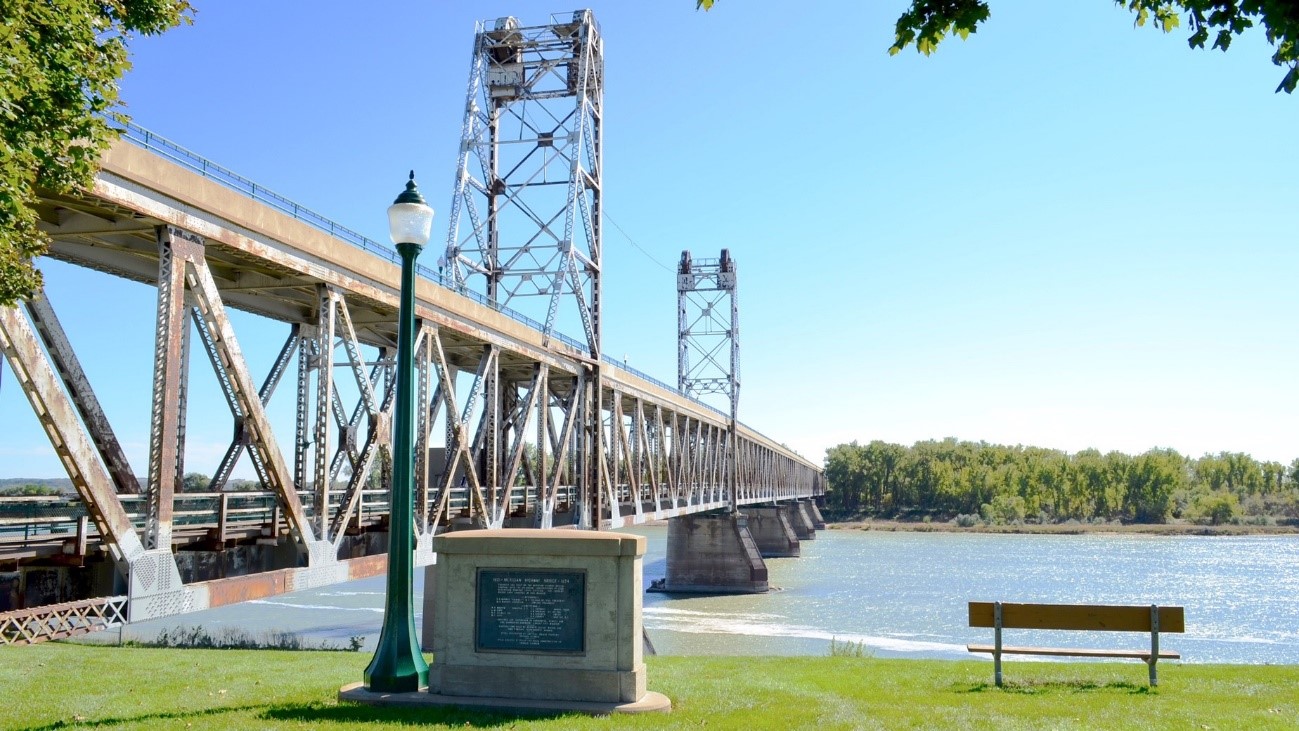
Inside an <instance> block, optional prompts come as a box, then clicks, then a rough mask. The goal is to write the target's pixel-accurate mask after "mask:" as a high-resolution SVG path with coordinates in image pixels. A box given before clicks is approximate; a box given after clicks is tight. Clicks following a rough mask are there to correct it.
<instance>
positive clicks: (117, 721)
mask: <svg viewBox="0 0 1299 731" xmlns="http://www.w3.org/2000/svg"><path fill="white" fill-rule="evenodd" d="M258 708H265V706H263V705H252V706H221V707H219V708H197V709H194V710H192V711H168V712H166V713H143V714H140V715H138V716H116V717H113V718H86V719H82V718H80V717H77V716H74V717H72V718H70V719H66V720H59V721H55V722H54V723H48V724H45V725H44V726H27V727H25V728H23V729H22V731H53V729H59V728H74V727H75V728H95V727H97V726H129V725H131V724H137V723H143V722H145V721H158V720H168V719H176V720H184V719H197V718H210V717H213V716H220V715H222V714H226V713H238V712H240V711H252V710H256V709H258Z"/></svg>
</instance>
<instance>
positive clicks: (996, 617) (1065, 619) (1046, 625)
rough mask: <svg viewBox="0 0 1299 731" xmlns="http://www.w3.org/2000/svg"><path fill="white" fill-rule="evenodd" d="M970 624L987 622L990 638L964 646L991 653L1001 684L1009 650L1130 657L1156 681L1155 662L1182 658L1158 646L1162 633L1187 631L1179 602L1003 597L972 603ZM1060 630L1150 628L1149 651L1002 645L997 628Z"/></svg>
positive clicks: (977, 625) (1155, 682) (1151, 681)
mask: <svg viewBox="0 0 1299 731" xmlns="http://www.w3.org/2000/svg"><path fill="white" fill-rule="evenodd" d="M970 626H971V627H991V628H992V629H993V631H994V632H993V637H994V643H995V644H991V645H966V649H967V650H969V651H970V652H987V653H991V654H992V660H993V664H994V668H993V672H994V673H995V675H996V680H997V685H998V686H1000V685H1001V656H1002V655H1003V654H1008V655H1061V656H1068V657H1130V658H1135V659H1138V660H1142V661H1143V662H1145V663H1146V664H1147V665H1149V666H1150V684H1151V685H1152V686H1154V685H1159V677H1158V676H1157V675H1156V674H1155V663H1157V662H1159V661H1160V660H1180V659H1181V658H1182V656H1181V655H1180V654H1179V653H1176V652H1170V651H1168V650H1160V649H1159V634H1160V633H1161V632H1185V631H1186V620H1185V618H1184V616H1183V611H1182V607H1160V606H1156V605H1154V604H1151V605H1150V606H1144V607H1143V606H1114V605H1095V604H1008V603H1002V602H970ZM1003 628H1010V629H1059V630H1101V631H1109V632H1149V633H1150V649H1149V650H1091V649H1085V648H1075V647H1008V646H1005V645H1002V644H1001V630H1002V629H1003Z"/></svg>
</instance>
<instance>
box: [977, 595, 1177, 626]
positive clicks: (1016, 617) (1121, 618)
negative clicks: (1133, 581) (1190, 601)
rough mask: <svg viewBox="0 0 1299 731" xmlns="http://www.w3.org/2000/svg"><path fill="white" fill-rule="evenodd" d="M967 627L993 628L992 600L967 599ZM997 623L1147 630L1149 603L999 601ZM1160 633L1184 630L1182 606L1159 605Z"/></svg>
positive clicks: (1002, 624)
mask: <svg viewBox="0 0 1299 731" xmlns="http://www.w3.org/2000/svg"><path fill="white" fill-rule="evenodd" d="M970 626H971V627H995V626H996V622H995V619H994V614H993V603H992V602H970ZM1001 626H1002V627H1008V628H1012V629H1076V630H1106V631H1114V632H1149V631H1150V630H1151V627H1150V607H1149V606H1144V607H1142V606H1116V605H1104V604H1010V603H1007V602H1002V603H1001ZM1159 631H1160V632H1185V631H1186V619H1185V617H1184V615H1183V611H1182V607H1159Z"/></svg>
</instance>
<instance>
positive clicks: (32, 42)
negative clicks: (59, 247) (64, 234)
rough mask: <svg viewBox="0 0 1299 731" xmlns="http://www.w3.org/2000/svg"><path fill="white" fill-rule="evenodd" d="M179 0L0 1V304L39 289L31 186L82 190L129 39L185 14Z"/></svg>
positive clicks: (100, 144) (108, 135)
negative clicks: (34, 261) (34, 260)
mask: <svg viewBox="0 0 1299 731" xmlns="http://www.w3.org/2000/svg"><path fill="white" fill-rule="evenodd" d="M189 16H190V5H189V3H188V2H186V0H3V2H0V306H4V305H9V304H13V303H14V302H16V301H17V300H19V299H21V298H23V297H25V296H27V295H29V294H30V293H31V292H32V291H33V290H34V289H36V288H37V287H39V286H40V283H41V275H40V272H38V271H37V270H36V269H35V267H34V266H33V265H32V259H33V258H35V257H37V256H39V255H41V254H42V253H44V252H45V251H46V249H47V248H48V247H49V237H48V236H46V235H45V234H44V233H42V232H41V231H40V229H38V228H37V221H38V216H37V213H36V204H37V200H38V191H41V190H48V191H51V192H55V193H68V192H71V191H74V190H77V189H78V188H83V187H86V186H88V185H89V184H90V183H91V181H92V179H93V178H94V175H95V171H96V170H97V167H98V161H99V156H100V154H101V153H102V152H103V151H104V149H105V148H106V147H107V146H108V144H109V142H111V141H112V139H113V137H114V132H113V130H112V126H111V124H112V122H122V121H124V120H125V117H124V116H122V115H121V114H120V113H119V112H117V111H115V107H116V105H117V101H118V87H117V83H118V80H119V79H120V78H121V76H122V74H123V73H124V72H125V71H126V70H127V69H128V68H130V61H129V60H128V58H127V43H128V41H129V40H130V39H131V37H132V36H134V35H135V34H142V35H154V34H158V33H162V32H163V31H166V30H168V29H170V28H173V27H175V26H176V25H177V24H179V23H181V22H182V21H185V20H188V18H189Z"/></svg>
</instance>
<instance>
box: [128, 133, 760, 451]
mask: <svg viewBox="0 0 1299 731" xmlns="http://www.w3.org/2000/svg"><path fill="white" fill-rule="evenodd" d="M121 132H122V138H123V139H125V140H127V141H128V142H130V143H132V144H134V145H137V146H139V147H142V148H144V149H146V150H149V151H150V152H153V153H154V154H156V155H159V156H160V157H163V158H165V159H167V160H170V161H171V162H173V163H176V164H177V165H180V166H181V167H183V168H185V169H187V170H189V171H191V172H194V173H197V174H198V175H201V176H202V177H204V178H207V179H209V180H212V181H213V182H216V183H219V184H220V185H223V186H225V187H226V188H229V189H231V190H233V191H236V192H238V193H242V194H243V195H246V196H248V197H249V198H251V199H253V200H255V201H257V202H259V203H262V204H263V205H266V206H269V207H271V208H274V209H275V210H277V211H279V212H281V213H283V214H285V215H287V216H289V217H291V218H294V219H296V220H299V221H302V222H303V223H306V224H307V225H309V226H312V227H314V228H316V229H318V230H320V231H323V232H324V233H327V234H329V235H330V236H333V237H335V238H337V239H339V240H341V241H345V242H347V243H349V244H351V245H352V246H355V247H357V248H359V249H362V250H364V251H367V252H369V253H371V254H374V255H375V256H378V257H382V258H383V259H385V260H387V261H389V262H392V263H393V264H396V265H398V266H400V265H401V257H400V256H398V254H397V252H396V251H394V250H393V249H391V248H389V247H387V246H384V245H383V244H380V243H378V242H377V241H374V240H373V239H370V238H367V237H366V236H363V235H362V234H360V233H357V232H356V231H354V230H352V229H350V228H348V227H346V226H343V225H342V224H339V223H335V222H334V221H332V220H330V219H328V218H326V217H324V216H322V215H320V214H319V213H316V212H315V211H313V210H311V209H309V208H306V207H304V206H300V205H298V204H297V203H294V202H293V201H291V200H289V199H288V198H285V197H284V196H282V195H280V194H278V193H275V192H273V191H271V190H268V189H266V188H265V187H262V186H260V185H257V184H256V183H254V182H253V181H251V180H249V179H248V178H245V177H243V176H242V175H239V174H238V173H235V172H233V171H231V170H228V169H226V168H224V167H221V166H220V165H217V164H216V163H214V162H212V161H211V160H208V159H207V158H205V157H203V156H201V155H199V154H197V153H195V152H192V151H190V150H188V149H186V148H184V147H182V146H180V145H178V144H176V143H175V142H172V141H171V140H169V139H167V138H165V137H162V136H160V135H157V134H155V133H153V132H150V131H149V130H147V129H145V128H143V127H141V126H139V125H136V124H133V123H130V122H127V123H126V126H125V128H124V129H122V130H121ZM416 271H417V272H418V274H419V275H420V276H421V277H423V278H425V279H427V280H429V281H431V282H436V283H437V284H439V285H441V286H443V287H445V288H447V289H450V290H453V291H455V292H456V293H457V294H460V295H462V296H464V297H468V298H469V299H472V300H473V301H475V302H477V303H478V304H480V305H483V306H485V307H490V308H491V309H493V310H495V311H497V312H500V313H501V314H503V315H505V316H506V317H509V318H510V319H512V320H514V321H515V322H518V323H521V324H523V325H527V326H528V327H530V328H532V329H533V330H536V331H538V332H544V331H545V329H546V328H545V326H544V325H542V324H541V323H540V322H537V321H536V320H534V319H532V318H531V317H528V316H527V315H524V314H523V313H521V312H517V311H515V310H512V309H510V308H509V307H504V306H502V305H500V304H499V303H496V302H492V301H491V300H489V299H488V298H487V296H486V295H484V294H482V293H481V292H477V291H474V290H472V289H469V288H467V287H463V286H456V285H455V283H454V282H452V281H450V280H448V279H447V278H446V277H443V276H442V275H441V274H440V273H438V272H436V271H434V270H433V269H431V268H429V267H427V266H424V265H422V264H420V265H416ZM553 337H554V338H555V339H557V340H559V341H560V342H562V343H564V344H566V345H568V346H569V347H572V348H575V349H577V350H579V351H585V350H586V345H585V344H583V343H582V342H579V341H578V340H577V339H575V338H572V337H569V336H568V335H565V334H563V333H559V332H557V333H554V335H553ZM600 357H601V360H603V361H604V362H606V363H609V364H611V365H615V366H617V367H618V368H620V369H622V370H624V371H626V372H628V373H631V374H633V375H635V376H637V377H638V378H642V379H644V380H646V381H648V382H650V383H653V384H654V385H656V386H658V387H659V388H662V389H664V390H666V391H669V392H671V393H675V394H678V395H680V396H682V397H684V398H687V399H689V400H690V401H692V402H694V403H696V404H698V405H700V406H702V407H704V408H706V409H709V410H710V411H713V412H716V413H717V415H718V416H720V417H721V418H723V419H730V414H728V413H727V412H725V411H722V410H721V409H719V408H717V407H715V406H712V405H711V404H707V403H705V402H703V401H700V400H699V399H696V398H694V397H693V396H690V395H688V394H686V393H685V392H683V391H681V390H680V389H679V388H677V387H676V386H673V385H669V384H667V383H664V382H663V381H660V380H659V379H657V378H654V377H653V376H650V375H649V374H647V373H645V372H643V371H640V370H637V369H635V368H632V367H631V366H629V365H627V364H626V363H624V362H622V361H620V360H618V359H616V358H613V357H610V356H608V355H603V354H602V355H601V356H600ZM740 423H741V425H742V426H744V427H745V428H746V429H749V430H750V431H753V432H755V433H760V432H758V431H757V430H756V429H753V428H752V427H750V426H748V425H747V424H744V423H743V422H740Z"/></svg>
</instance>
